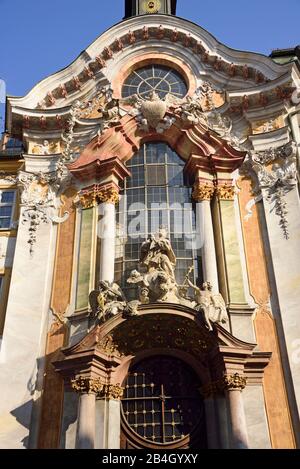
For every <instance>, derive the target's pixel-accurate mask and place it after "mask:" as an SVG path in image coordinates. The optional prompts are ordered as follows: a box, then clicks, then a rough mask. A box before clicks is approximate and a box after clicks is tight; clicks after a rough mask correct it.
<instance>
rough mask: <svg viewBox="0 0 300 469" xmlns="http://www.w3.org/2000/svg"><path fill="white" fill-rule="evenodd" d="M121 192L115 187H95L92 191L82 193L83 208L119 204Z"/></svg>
mask: <svg viewBox="0 0 300 469" xmlns="http://www.w3.org/2000/svg"><path fill="white" fill-rule="evenodd" d="M119 198H120V197H119V191H118V190H117V189H116V188H114V187H107V188H103V187H101V186H100V187H99V186H97V185H95V186H94V187H93V188H92V189H90V190H89V189H88V190H84V191H81V193H80V194H79V200H80V203H81V206H82V207H83V208H91V207H95V206H96V205H98V204H99V203H109V204H114V205H115V204H117V203H118V202H119Z"/></svg>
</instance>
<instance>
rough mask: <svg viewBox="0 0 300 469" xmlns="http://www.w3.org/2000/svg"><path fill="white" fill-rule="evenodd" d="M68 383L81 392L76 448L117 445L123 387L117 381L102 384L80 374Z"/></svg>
mask: <svg viewBox="0 0 300 469" xmlns="http://www.w3.org/2000/svg"><path fill="white" fill-rule="evenodd" d="M71 386H72V389H73V390H74V391H76V392H78V393H79V394H80V398H79V405H78V421H77V435H76V448H78V449H94V448H97V449H118V448H120V432H121V422H120V416H121V398H122V396H123V388H122V387H121V386H120V385H118V384H104V383H103V382H102V381H101V379H100V378H96V379H93V378H86V377H83V376H79V377H77V378H76V379H73V380H72V381H71ZM96 399H97V405H96ZM96 428H97V437H96Z"/></svg>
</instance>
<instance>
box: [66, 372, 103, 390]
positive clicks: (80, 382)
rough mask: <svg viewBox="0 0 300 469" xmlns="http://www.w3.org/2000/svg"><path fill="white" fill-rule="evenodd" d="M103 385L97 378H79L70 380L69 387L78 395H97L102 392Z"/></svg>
mask: <svg viewBox="0 0 300 469" xmlns="http://www.w3.org/2000/svg"><path fill="white" fill-rule="evenodd" d="M104 386H105V384H104V383H102V382H101V380H100V379H99V378H97V379H92V378H86V377H83V376H79V377H78V378H74V379H72V380H71V387H72V389H73V390H74V391H76V392H78V393H80V394H98V393H99V392H102V391H103V389H104Z"/></svg>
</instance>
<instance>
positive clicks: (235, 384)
mask: <svg viewBox="0 0 300 469" xmlns="http://www.w3.org/2000/svg"><path fill="white" fill-rule="evenodd" d="M246 385H247V378H245V377H244V376H241V375H240V374H239V373H235V374H234V375H225V376H224V389H227V390H228V391H230V390H240V391H242V390H243V389H245V387H246Z"/></svg>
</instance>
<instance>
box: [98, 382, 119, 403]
mask: <svg viewBox="0 0 300 469" xmlns="http://www.w3.org/2000/svg"><path fill="white" fill-rule="evenodd" d="M123 394H124V388H122V387H121V386H120V385H119V384H105V386H104V387H103V389H102V390H101V391H100V392H99V393H98V396H99V397H102V398H104V399H113V400H115V401H119V400H120V399H122V397H123Z"/></svg>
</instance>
